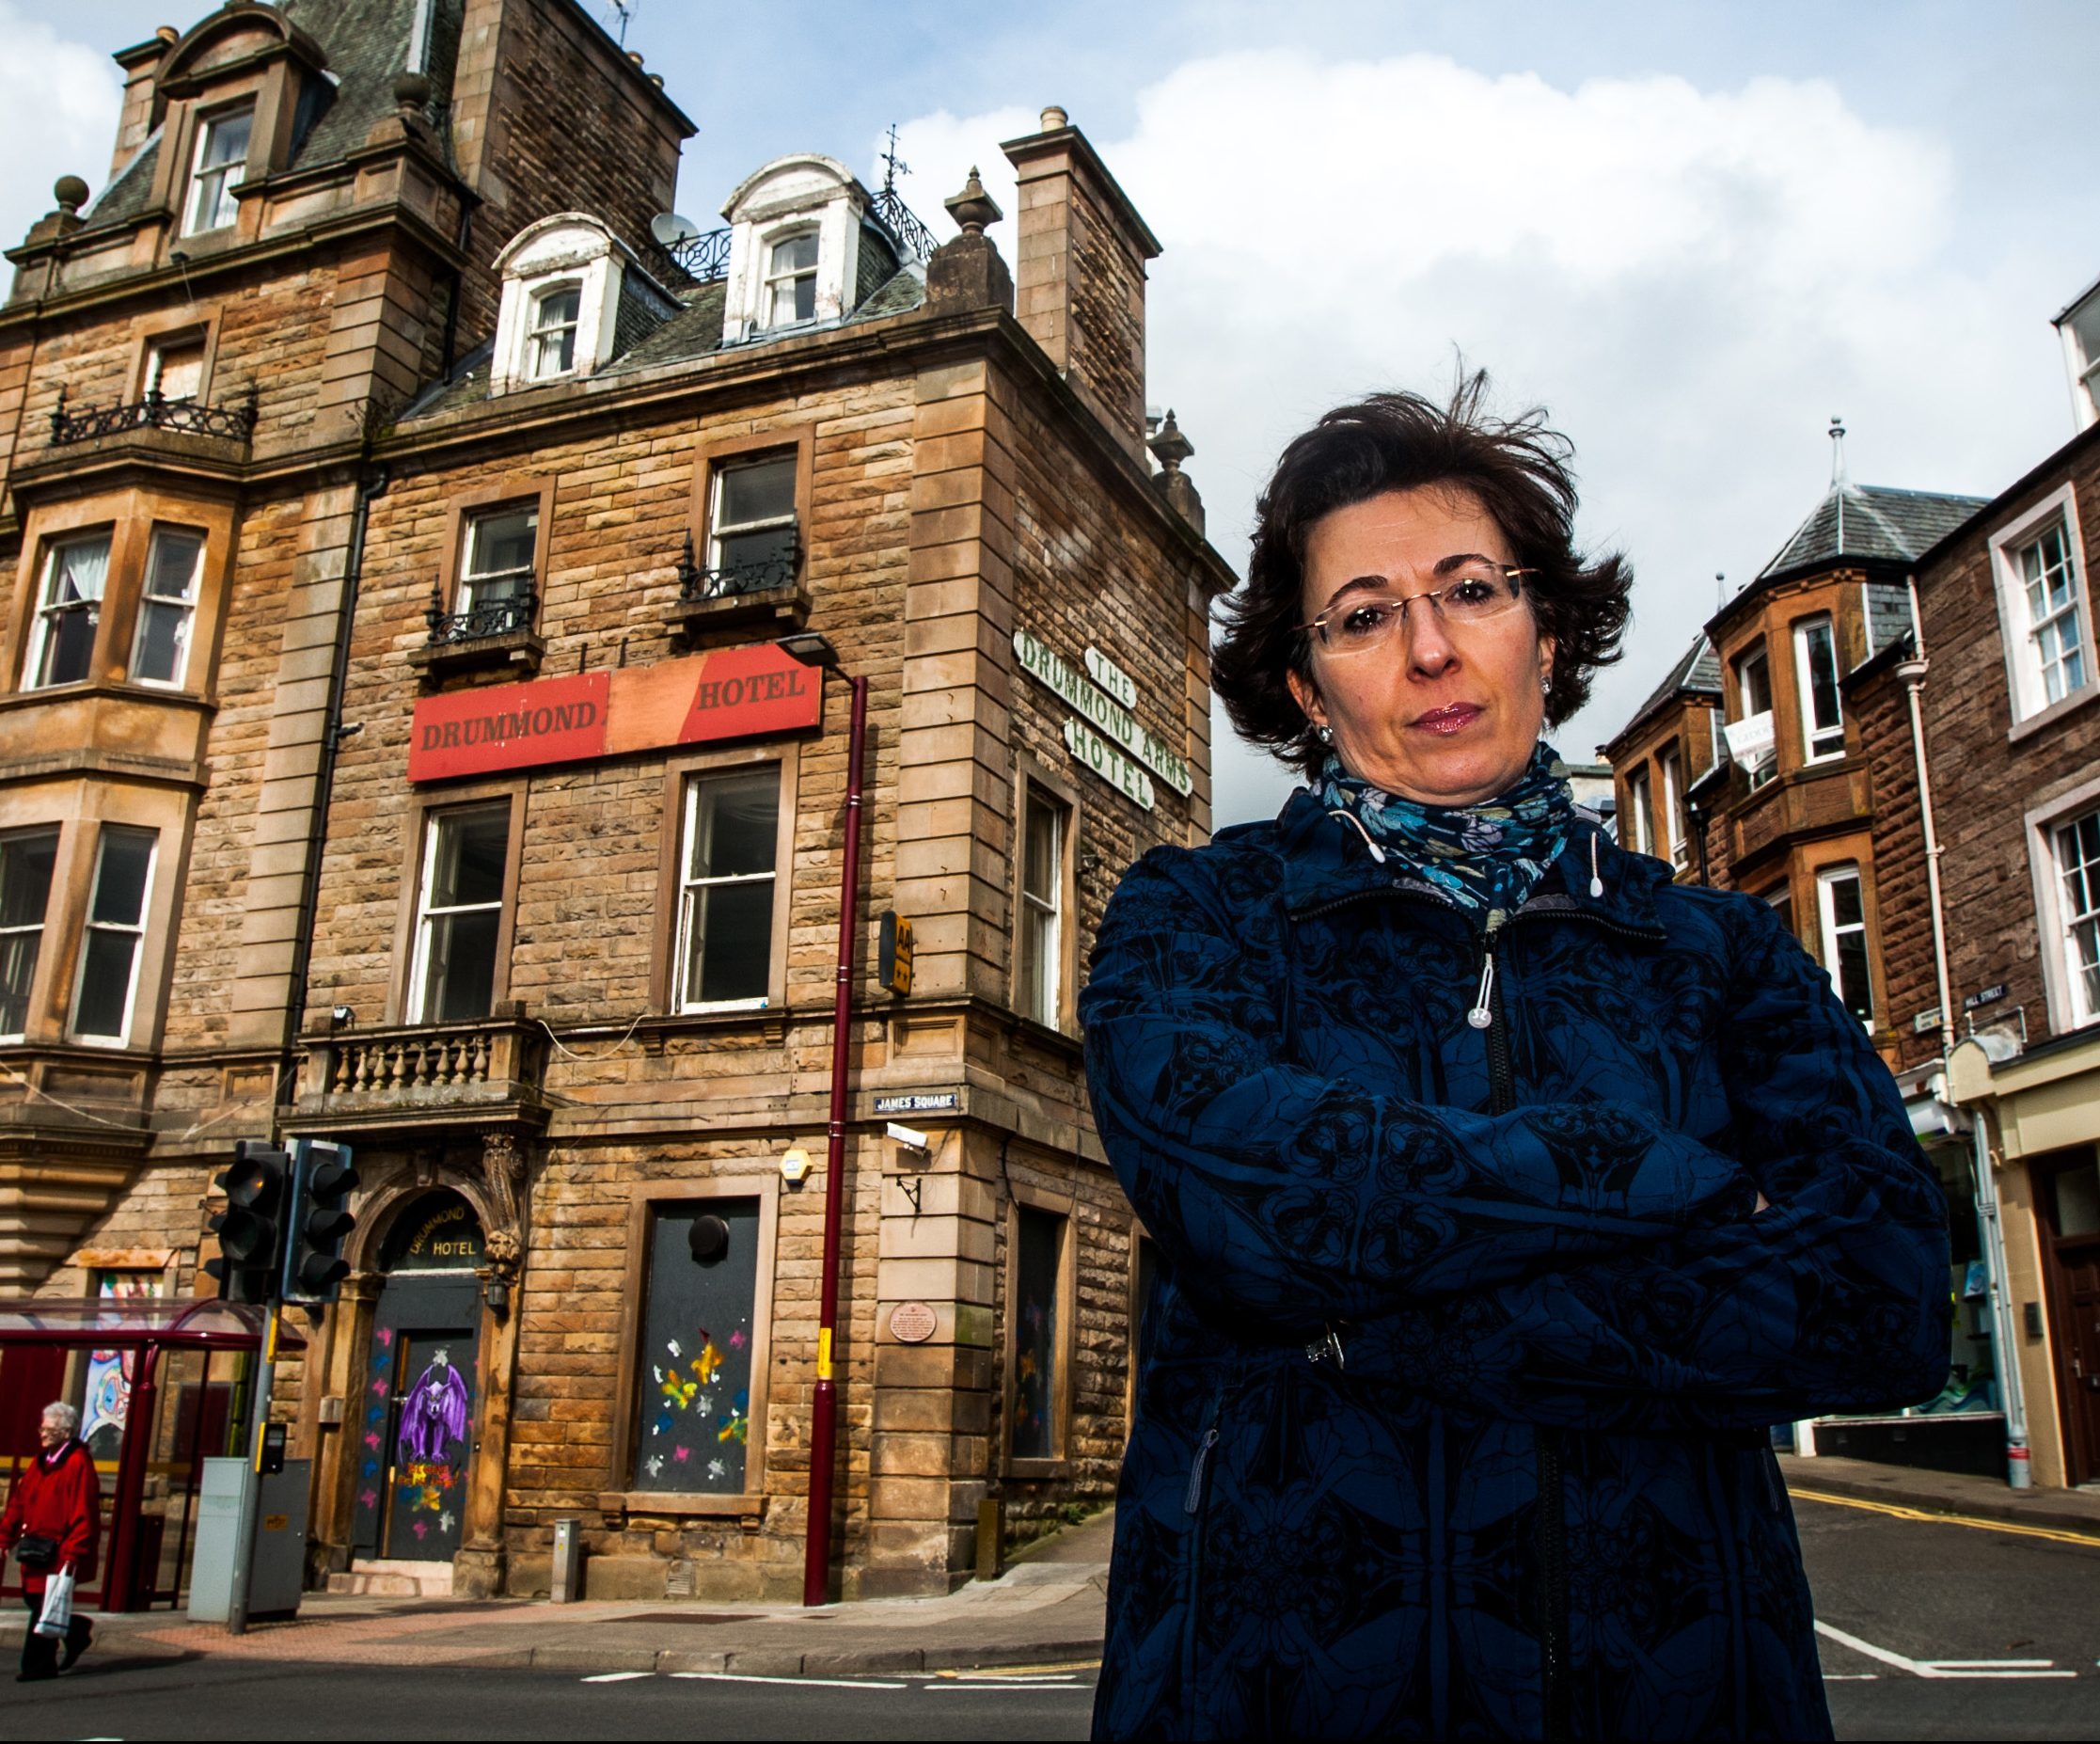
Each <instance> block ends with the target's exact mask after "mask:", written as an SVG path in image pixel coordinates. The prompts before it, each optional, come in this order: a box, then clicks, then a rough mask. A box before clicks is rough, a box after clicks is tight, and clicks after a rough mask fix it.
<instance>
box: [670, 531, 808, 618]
mask: <svg viewBox="0 0 2100 1744" xmlns="http://www.w3.org/2000/svg"><path fill="white" fill-rule="evenodd" d="M801 567H802V549H801V547H800V546H799V545H791V546H789V547H788V548H787V549H786V550H784V551H782V552H780V553H779V554H777V555H776V556H773V557H766V558H761V559H759V560H758V561H757V562H755V563H724V564H722V565H721V567H720V568H718V569H703V568H701V566H700V565H699V564H698V563H695V562H694V561H693V536H692V534H690V533H687V535H686V547H685V549H684V550H683V551H682V552H680V553H679V557H678V597H679V598H680V599H681V600H683V601H693V600H703V599H734V597H736V596H737V595H740V594H763V593H766V592H769V591H770V590H772V589H774V588H787V587H793V586H794V585H795V578H796V577H797V574H798V573H800V570H801Z"/></svg>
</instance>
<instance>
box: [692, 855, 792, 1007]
mask: <svg viewBox="0 0 2100 1744" xmlns="http://www.w3.org/2000/svg"><path fill="white" fill-rule="evenodd" d="M694 896H695V907H694V915H693V925H692V927H691V928H690V936H689V938H688V940H687V962H686V986H687V990H688V991H687V998H688V999H689V1000H695V1001H699V1002H701V1003H703V1004H705V1003H710V1002H712V1001H715V1000H718V999H764V998H765V997H766V970H767V967H768V966H769V962H770V959H771V958H772V944H773V880H771V879H764V880H755V881H753V882H751V883H749V884H712V885H703V886H702V888H701V889H699V890H698V891H696V892H695V893H694Z"/></svg>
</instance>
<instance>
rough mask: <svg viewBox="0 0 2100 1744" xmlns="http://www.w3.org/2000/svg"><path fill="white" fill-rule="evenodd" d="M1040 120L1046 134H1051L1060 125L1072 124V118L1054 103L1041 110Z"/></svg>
mask: <svg viewBox="0 0 2100 1744" xmlns="http://www.w3.org/2000/svg"><path fill="white" fill-rule="evenodd" d="M1042 120H1043V131H1044V132H1045V133H1046V134H1053V133H1055V132H1056V131H1057V130H1058V129H1059V128H1060V127H1069V126H1071V124H1072V118H1071V117H1070V116H1068V115H1066V113H1065V111H1064V110H1063V109H1061V108H1060V107H1058V105H1057V104H1056V103H1051V104H1050V107H1049V108H1047V109H1045V110H1044V111H1043V117H1042Z"/></svg>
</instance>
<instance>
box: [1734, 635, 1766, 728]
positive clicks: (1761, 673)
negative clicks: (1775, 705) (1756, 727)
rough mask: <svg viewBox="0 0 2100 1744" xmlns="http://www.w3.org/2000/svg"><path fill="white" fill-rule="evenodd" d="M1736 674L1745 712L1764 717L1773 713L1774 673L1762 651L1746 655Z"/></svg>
mask: <svg viewBox="0 0 2100 1744" xmlns="http://www.w3.org/2000/svg"><path fill="white" fill-rule="evenodd" d="M1736 672H1737V674H1738V677H1739V680H1740V683H1741V686H1742V690H1743V712H1744V713H1745V715H1763V714H1769V713H1771V711H1772V673H1771V669H1770V667H1769V666H1768V665H1767V664H1766V662H1765V658H1764V655H1763V653H1762V651H1760V652H1758V653H1756V654H1752V655H1746V656H1745V658H1744V659H1743V662H1742V664H1741V665H1740V666H1738V667H1737V668H1736Z"/></svg>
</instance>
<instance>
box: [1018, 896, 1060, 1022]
mask: <svg viewBox="0 0 2100 1744" xmlns="http://www.w3.org/2000/svg"><path fill="white" fill-rule="evenodd" d="M1057 968H1058V965H1057V916H1056V915H1055V914H1054V913H1051V912H1047V911H1045V910H1042V909H1038V908H1034V907H1033V906H1031V907H1030V908H1028V909H1027V911H1026V912H1024V913H1023V914H1022V916H1021V992H1020V1007H1021V1015H1022V1016H1023V1017H1030V1018H1034V1020H1035V1022H1036V1023H1043V1024H1047V1025H1049V1026H1050V1028H1051V1029H1055V1028H1056V1027H1057V981H1058V976H1057Z"/></svg>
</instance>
